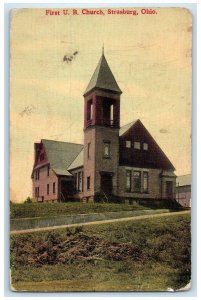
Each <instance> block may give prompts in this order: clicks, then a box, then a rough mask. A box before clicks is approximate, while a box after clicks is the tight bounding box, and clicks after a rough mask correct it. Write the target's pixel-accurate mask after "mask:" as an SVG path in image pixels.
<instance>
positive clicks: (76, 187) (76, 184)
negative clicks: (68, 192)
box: [74, 173, 78, 193]
mask: <svg viewBox="0 0 201 300" xmlns="http://www.w3.org/2000/svg"><path fill="white" fill-rule="evenodd" d="M74 176H75V192H76V193H77V191H78V180H77V173H75V175H74Z"/></svg>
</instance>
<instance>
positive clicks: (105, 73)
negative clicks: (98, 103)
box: [84, 53, 122, 95]
mask: <svg viewBox="0 0 201 300" xmlns="http://www.w3.org/2000/svg"><path fill="white" fill-rule="evenodd" d="M94 88H99V89H104V90H110V91H113V92H116V93H122V91H121V90H120V88H119V86H118V84H117V82H116V80H115V78H114V75H113V74H112V71H111V70H110V67H109V65H108V63H107V61H106V58H105V56H104V53H103V54H102V56H101V58H100V60H99V63H98V65H97V67H96V69H95V71H94V73H93V75H92V77H91V80H90V82H89V84H88V86H87V88H86V90H85V92H84V95H86V94H87V93H89V92H90V91H91V90H92V89H94Z"/></svg>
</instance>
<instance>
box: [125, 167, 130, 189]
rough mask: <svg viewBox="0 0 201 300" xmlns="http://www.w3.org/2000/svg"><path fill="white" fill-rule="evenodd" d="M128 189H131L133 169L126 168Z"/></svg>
mask: <svg viewBox="0 0 201 300" xmlns="http://www.w3.org/2000/svg"><path fill="white" fill-rule="evenodd" d="M126 191H127V192H130V191H131V170H126Z"/></svg>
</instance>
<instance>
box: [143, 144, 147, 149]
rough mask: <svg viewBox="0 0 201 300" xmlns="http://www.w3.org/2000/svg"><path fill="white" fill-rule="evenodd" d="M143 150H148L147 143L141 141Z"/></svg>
mask: <svg viewBox="0 0 201 300" xmlns="http://www.w3.org/2000/svg"><path fill="white" fill-rule="evenodd" d="M143 150H145V151H147V150H148V144H147V143H143Z"/></svg>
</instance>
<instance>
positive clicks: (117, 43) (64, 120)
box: [10, 7, 192, 291]
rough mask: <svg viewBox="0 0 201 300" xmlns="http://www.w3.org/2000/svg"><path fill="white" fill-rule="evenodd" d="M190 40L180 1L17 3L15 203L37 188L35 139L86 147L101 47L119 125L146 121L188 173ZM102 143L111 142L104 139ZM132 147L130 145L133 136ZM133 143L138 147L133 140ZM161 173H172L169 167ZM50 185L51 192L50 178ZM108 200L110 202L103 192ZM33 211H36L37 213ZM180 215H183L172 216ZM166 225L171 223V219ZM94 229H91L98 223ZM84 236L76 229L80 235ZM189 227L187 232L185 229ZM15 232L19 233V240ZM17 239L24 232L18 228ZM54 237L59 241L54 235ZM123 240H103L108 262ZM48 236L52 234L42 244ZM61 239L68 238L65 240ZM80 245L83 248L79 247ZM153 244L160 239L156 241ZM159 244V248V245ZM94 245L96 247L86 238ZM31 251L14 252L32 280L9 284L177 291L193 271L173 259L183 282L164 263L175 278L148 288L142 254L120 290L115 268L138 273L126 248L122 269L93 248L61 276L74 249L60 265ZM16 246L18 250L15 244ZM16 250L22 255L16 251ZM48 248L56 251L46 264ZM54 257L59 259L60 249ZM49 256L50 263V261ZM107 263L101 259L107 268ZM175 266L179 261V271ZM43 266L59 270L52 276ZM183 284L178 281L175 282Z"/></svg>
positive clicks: (13, 81)
mask: <svg viewBox="0 0 201 300" xmlns="http://www.w3.org/2000/svg"><path fill="white" fill-rule="evenodd" d="M191 43H192V18H191V13H190V12H189V11H188V10H187V9H183V8H143V7H142V8H134V7H131V8H104V9H99V8H97V9H95V8H94V9H92V8H90V9H89V8H79V9H77V8H74V9H72V8H68V9H56V8H54V9H48V8H47V9H16V10H13V11H12V14H11V37H10V45H11V50H10V54H11V59H10V71H11V75H10V200H11V201H12V202H17V203H21V202H24V201H25V200H26V199H27V197H30V198H32V197H33V196H34V193H35V187H34V191H33V190H32V180H31V176H32V175H33V174H32V168H33V162H34V143H39V142H40V141H41V140H42V139H46V140H54V141H62V142H69V143H76V144H83V142H84V135H83V127H84V99H83V94H84V91H85V90H86V88H87V85H88V84H89V82H90V79H91V77H92V75H93V73H94V70H95V68H96V66H97V64H98V62H99V59H100V58H101V55H103V52H104V56H105V58H106V60H107V63H108V65H109V67H110V69H111V70H112V73H113V75H114V77H115V80H116V82H117V84H118V86H119V87H120V89H121V91H122V92H123V93H122V95H121V100H120V101H121V105H120V126H121V127H122V126H124V125H126V124H128V123H131V122H133V120H138V119H140V120H141V121H142V123H143V125H144V126H145V127H146V129H148V131H149V132H150V133H151V136H152V137H153V138H154V140H155V141H156V142H157V144H158V145H159V146H160V147H161V149H162V150H163V152H164V153H165V154H166V155H167V157H168V159H169V160H170V162H171V163H172V164H173V166H174V168H175V171H174V172H175V175H176V176H182V175H186V174H190V173H191V100H192V99H191V98H192V96H191V93H192V82H191V73H192V65H191V63H192V61H191V52H192V49H191ZM112 121H113V120H112ZM104 142H105V143H108V139H106V140H104ZM144 144H146V143H144ZM109 145H110V142H109ZM108 147H109V146H108ZM127 147H129V143H128V144H127ZM134 147H135V146H134ZM136 147H138V145H137V144H136ZM143 147H145V148H144V150H145V151H146V150H148V149H146V147H148V146H146V145H143ZM107 151H109V150H107ZM106 154H108V153H106ZM136 172H137V171H136V170H135V174H134V175H136V176H137V173H136ZM143 172H144V173H146V172H147V173H148V172H149V168H148V167H147V169H143ZM144 173H143V174H144ZM145 175H146V174H145ZM145 175H143V176H144V177H143V180H145V181H144V182H146V177H145ZM33 176H34V175H33ZM164 176H169V174H166V175H164ZM171 176H172V175H171ZM87 178H89V176H88V177H87ZM86 180H87V179H86ZM134 180H135V179H134ZM141 180H142V177H141ZM147 180H148V179H147ZM175 180H176V179H175ZM135 182H136V181H135ZM51 184H52V183H50V188H51ZM88 184H89V182H88ZM128 184H129V183H128ZM45 189H46V185H45ZM47 189H48V192H47V193H48V194H49V183H48V187H47ZM53 190H54V187H53ZM53 190H52V191H53ZM36 195H37V191H36ZM175 197H176V196H175ZM180 197H181V195H180ZM105 198H106V199H107V195H106V196H105ZM83 205H84V203H83ZM188 206H190V204H189V205H188ZM97 212H98V211H97ZM44 215H45V214H44ZM35 216H36V217H38V215H37V214H36V215H35ZM40 216H41V215H40ZM23 217H29V215H23V214H22V215H21V218H23ZM31 217H33V216H31ZM175 222H177V221H176V220H175ZM183 222H184V223H182V224H185V222H187V221H183ZM168 224H169V225H170V224H171V222H170V223H168ZM154 226H155V225H154ZM129 228H130V227H129ZM91 230H92V232H93V229H91ZM156 230H157V229H156ZM78 231H79V230H78ZM54 234H55V233H53V236H54ZM70 234H71V233H69V235H70ZM78 234H80V233H79V232H78ZM93 234H94V232H93ZM122 234H123V233H122ZM186 234H187V235H188V233H186ZM14 236H15V235H14ZM14 236H13V239H15V238H14ZM16 236H18V238H19V236H20V235H16ZM83 236H84V234H83V235H81V238H80V239H79V240H77V239H76V238H75V241H74V242H75V248H72V249H71V251H74V252H76V251H78V250H79V251H80V248H82V246H83V245H85V243H84V237H83ZM79 237H80V236H79ZM54 238H55V236H54ZM96 238H98V237H94V240H90V242H89V244H90V243H92V244H93V245H94V244H96V243H98V242H99V241H98V240H96ZM164 238H169V241H170V240H171V234H169V235H167V236H166V237H164ZM174 238H176V237H172V239H173V240H174ZM49 239H51V238H49ZM58 239H60V238H59V237H58ZM119 239H120V240H121V243H122V244H121V247H120V248H121V250H119V249H116V248H115V247H116V244H113V245H108V244H107V243H106V244H103V245H102V249H105V248H104V247H106V248H107V247H111V249H110V252H109V253H107V255H108V256H107V257H110V255H111V253H114V252H115V251H116V256H115V257H116V258H114V257H113V256H111V257H112V258H111V261H112V259H114V260H115V259H116V262H118V259H117V256H118V254H117V253H118V251H120V252H119V253H120V254H119V255H120V257H121V253H124V254H125V252H126V251H127V252H129V251H131V252H132V251H134V250H133V249H130V248H127V245H125V244H126V242H125V243H124V238H123V237H122V236H121V237H119ZM185 239H186V236H185V237H184V236H182V237H181V243H182V242H184V241H186V240H185ZM25 240H26V235H24V236H22V240H20V238H19V240H18V241H17V242H16V243H18V246H19V248H20V247H22V244H21V243H23V241H25ZM36 240H37V241H36V244H35V246H37V247H43V246H44V245H43V246H41V244H42V242H41V244H40V237H39V236H37V237H36ZM61 240H62V238H61ZM48 242H49V240H48V238H47V240H46V241H44V243H48ZM61 242H62V243H63V242H65V241H64V240H62V241H61ZM115 242H116V241H114V243H115ZM31 243H32V242H31V240H28V241H27V245H25V248H26V246H27V247H29V246H30V245H31ZM76 243H77V245H78V250H76ZM79 243H80V244H79ZM82 243H83V244H82ZM143 243H145V242H144V241H143V242H142V245H144V244H143ZM153 243H154V242H153ZM155 243H159V244H160V242H159V241H158V240H157V238H156V240H155ZM161 243H162V242H161ZM25 244H26V243H25ZM100 244H101V242H100ZM159 244H158V247H160V245H159ZM56 246H58V245H56V244H55V245H54V243H53V244H52V247H56ZM85 246H86V245H85ZM85 246H83V247H85ZM88 246H89V248H90V245H88ZM13 247H14V246H13ZM30 247H31V246H30ZM79 247H80V248H79ZM91 247H93V246H92V245H91ZM112 247H113V248H112ZM124 247H125V248H124ZM27 249H28V248H27ZM27 249H24V253H25V254H23V251H21V252H20V254H19V253H18V254H19V257H21V259H22V261H23V264H24V263H26V264H27V268H30V269H31V272H32V273H31V274H32V275H31V276H32V279H33V280H30V278H29V279H27V282H28V283H27V284H24V283H23V282H25V281H26V280H25V279H24V277H26V276H25V275H24V277H23V276H22V278H23V279H22V282H20V280H19V278H18V275H16V273H15V275H14V277H13V278H14V279H13V281H12V284H13V288H14V289H15V288H16V289H17V290H23V289H25V290H34V291H37V290H42V291H46V290H51V288H50V287H49V286H48V282H53V283H51V285H52V290H53V291H55V290H56V291H57V290H66V291H68V290H73V291H74V290H79V285H80V290H87V291H91V290H92V291H93V290H94V291H96V290H100V291H104V290H123V291H127V290H134V291H135V290H167V289H168V288H173V289H174V290H175V289H178V288H182V287H183V285H185V283H186V284H187V283H188V282H185V280H186V278H189V277H188V276H189V270H188V271H186V269H185V268H189V264H190V262H189V264H188V266H184V270H183V269H182V270H180V269H179V268H180V266H177V267H178V273H177V275H178V274H180V275H178V277H177V279H175V282H177V283H175V286H171V284H172V282H174V279H172V278H173V277H174V276H176V275H175V274H173V271H172V269H173V267H172V265H171V266H170V265H168V266H166V267H167V270H166V273H167V274H169V275H168V276H167V277H168V278H164V282H165V283H164V282H163V284H161V283H158V286H157V283H156V285H153V286H152V285H151V281H149V280H151V279H149V280H148V279H146V280H144V281H143V278H144V277H143V276H144V274H143V272H140V271H139V269H140V264H141V263H142V261H141V260H139V263H138V264H137V265H135V266H134V267H133V268H136V269H135V273H137V274H138V275H137V277H136V278H135V280H134V284H133V286H132V283H131V282H128V285H127V286H126V285H122V287H121V288H119V289H118V288H117V286H118V284H117V282H118V280H120V279H119V278H120V277H121V276H119V274H120V275H122V278H124V277H125V278H126V276H127V275H128V274H130V277H132V276H133V273H132V272H133V270H134V269H132V267H131V269H129V268H128V266H127V261H128V260H129V259H130V256H129V255H128V257H126V256H125V255H123V254H122V256H123V257H124V259H123V258H122V259H123V264H121V259H120V262H119V266H118V267H117V265H115V266H114V265H110V262H108V265H107V267H106V264H107V262H105V257H103V256H101V255H100V257H99V256H98V254H97V255H96V254H94V255H92V256H94V257H95V258H94V257H92V258H91V260H90V259H87V258H86V259H85V260H84V263H83V261H82V262H81V263H80V262H77V261H76V259H75V257H74V256H73V261H74V264H75V269H73V268H72V265H73V263H72V264H71V268H72V270H71V272H70V271H69V273H65V272H64V273H65V274H64V276H63V278H62V277H61V276H59V277H58V278H57V275H56V273H57V272H56V268H60V266H61V264H62V263H63V264H64V266H65V268H66V267H67V268H68V266H67V265H65V263H64V261H67V260H68V259H70V260H72V258H69V257H70V254H69V253H67V254H65V255H66V256H65V255H63V253H62V251H61V253H60V255H61V257H62V258H61V260H58V261H57V262H54V261H53V258H52V256H51V254H49V253H48V250H47V251H44V252H42V250H41V253H37V254H36V253H32V252H31V253H32V256H31V255H30V256H29V257H28V260H26V259H25V258H24V256H26V255H27V253H28V250H27ZM55 249H56V250H55V251H59V250H58V249H57V248H55ZM87 249H88V248H87ZM122 249H124V250H122ZM12 250H13V251H14V252H15V249H14V248H13V249H12ZM163 250H164V249H161V251H162V252H160V259H161V261H162V260H163V259H164V261H165V255H166V253H164V252H163ZM31 251H32V250H31ZM87 251H90V250H87ZM104 251H105V250H104ZM136 251H137V250H136ZM150 251H151V250H150ZM183 251H184V252H185V253H181V254H180V255H181V256H182V255H187V254H186V253H187V252H188V251H190V250H189V248H188V249H187V248H185V249H183ZM136 253H137V252H136ZM188 254H189V253H188ZM15 255H16V257H17V254H16V252H15ZM40 255H43V256H44V264H43V263H41V261H42V258H41V260H40V263H39V262H38V263H36V260H37V259H36V257H39V256H40ZM48 255H49V256H50V258H48V259H49V262H48V259H47V256H48ZM52 255H53V256H54V254H52ZM62 255H63V256H62ZM132 255H134V254H131V256H132ZM136 255H137V254H136ZM49 256H48V257H49ZM81 256H85V254H83V255H81V254H79V258H78V261H79V259H80V257H81ZM145 256H146V255H145ZM16 257H15V258H14V262H13V266H12V267H14V269H15V272H16V270H17V271H19V274H25V273H24V272H25V270H24V269H23V267H22V265H20V258H19V257H17V258H16ZM125 257H126V258H125ZM132 257H133V256H132ZM188 258H189V256H188ZM16 259H17V263H16ZM23 259H24V260H23ZM132 259H133V258H132ZM167 259H169V258H167ZM50 260H52V261H51V262H50ZM136 260H138V258H136ZM145 260H146V259H145ZM177 260H179V258H177ZM102 261H104V263H105V265H104V266H103V265H102V264H104V263H102ZM88 262H89V264H88ZM34 263H35V265H34ZM79 263H80V264H81V267H83V268H86V269H87V272H86V274H85V273H83V274H85V275H83V278H80V277H79V276H78V277H79V279H78V277H76V276H77V273H76V272H78V270H79V267H78V266H79ZM69 264H70V263H69ZM90 264H92V265H93V268H92V270H90V267H91V265H90ZM12 267H11V270H12ZM177 267H175V266H174V268H177ZM34 268H36V269H34ZM40 268H41V269H40ZM48 268H49V269H48ZM115 268H116V269H115ZM146 268H147V270H151V271H150V272H151V274H152V275H153V278H154V273H155V274H156V273H157V272H159V273H160V272H162V271H161V269H160V260H159V261H157V263H156V264H154V265H149V266H148V265H147V266H146ZM161 268H162V267H161ZM18 269H19V270H18ZM99 269H100V273H101V274H106V275H105V277H104V275H102V277H101V279H100V282H99V284H97V285H94V286H93V285H92V282H94V281H97V278H98V277H97V274H98V272H99V271H98V270H99ZM113 269H115V270H116V271H115V272H116V273H115V272H114V273H115V274H116V275H115V276H116V277H115V276H114V278H115V279H114V278H112V279H111V277H110V276H112V275H111V274H110V271H109V270H113ZM39 270H41V272H44V274H45V275H44V281H46V282H45V283H44V285H43V284H42V281H43V280H42V279H41V278H39V279H37V274H36V273H37V272H39ZM94 270H95V271H94ZM163 271H164V270H163ZM13 272H14V271H12V274H13ZM20 272H21V273H20ZM73 272H75V278H73V276H71V275H72V273H73ZM104 272H105V273H104ZM179 272H180V273H179ZM182 272H183V273H184V274H187V273H188V275H184V277H185V276H186V277H185V279H181V277H182V275H181V274H182ZM47 273H52V274H54V275H52V276H49V277H48V276H47ZM87 274H88V275H87ZM90 274H92V277H90ZM93 274H94V277H93ZM87 276H89V281H90V282H91V283H90V284H91V285H90V284H87V283H86V282H85V280H86V278H87ZM150 276H151V275H150ZM150 278H151V277H150ZM175 278H176V277H175ZM178 278H179V279H178ZM110 279H111V282H112V280H114V281H115V280H116V283H115V284H114V285H112V283H111V286H110V285H108V284H107V283H106V282H107V281H109V282H110ZM62 280H66V281H68V284H67V285H66V287H65V285H64V286H62V284H61V282H62ZM76 280H77V281H76ZM101 280H102V281H101ZM125 280H126V279H125ZM153 280H154V279H153ZM182 280H183V281H182ZM86 281H87V280H86ZM17 282H18V285H17V284H16V283H17ZM30 282H31V283H30ZM80 282H81V283H80ZM178 282H179V283H178ZM180 283H181V285H179V284H180ZM15 284H16V285H15ZM177 284H178V285H177ZM182 284H183V285H182ZM77 285H78V287H77ZM165 287H166V288H165Z"/></svg>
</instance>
